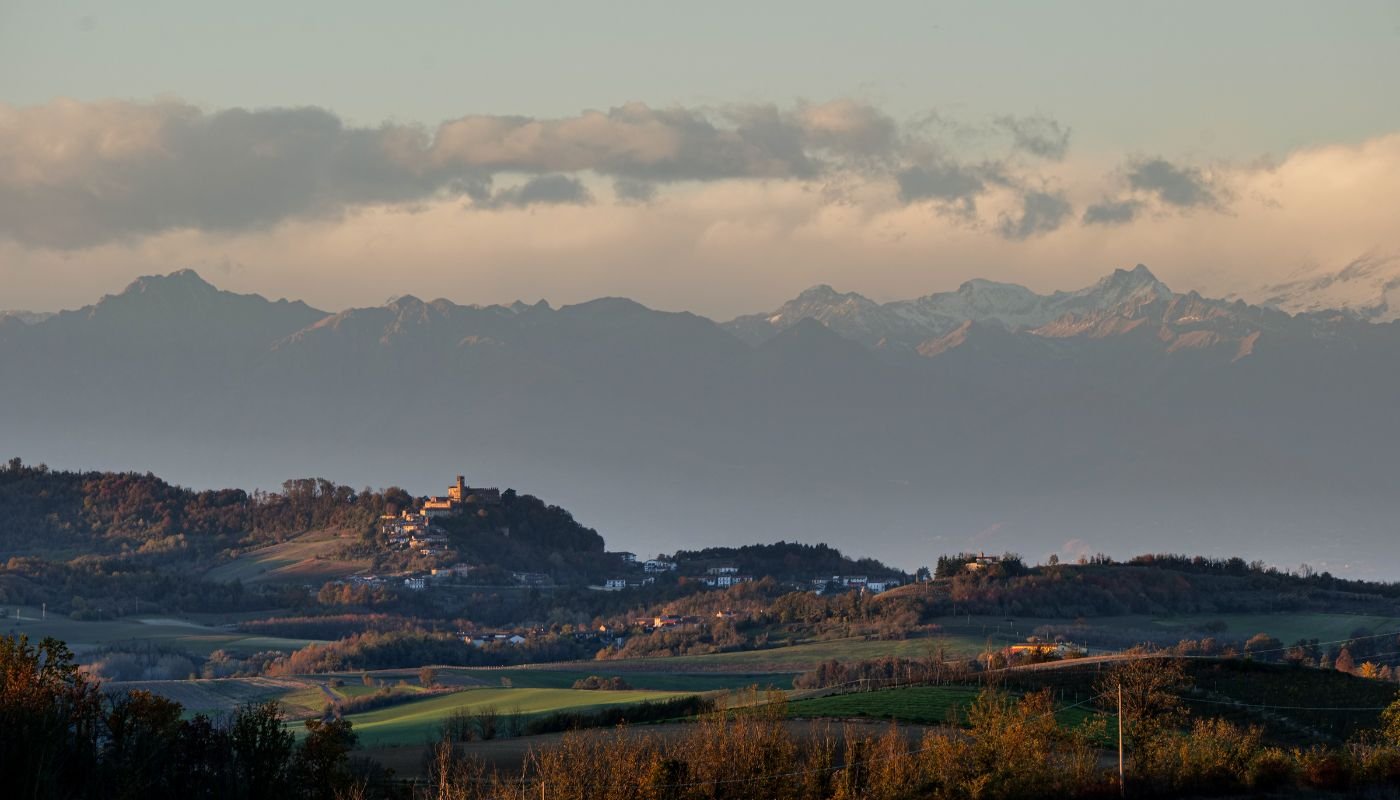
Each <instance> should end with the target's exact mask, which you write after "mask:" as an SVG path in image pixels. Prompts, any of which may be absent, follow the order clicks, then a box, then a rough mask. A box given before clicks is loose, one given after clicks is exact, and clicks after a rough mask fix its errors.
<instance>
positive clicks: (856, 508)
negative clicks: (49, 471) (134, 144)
mask: <svg viewBox="0 0 1400 800" xmlns="http://www.w3.org/2000/svg"><path fill="white" fill-rule="evenodd" d="M1278 305H1279V304H1273V305H1251V304H1248V303H1245V302H1243V301H1241V300H1232V299H1212V298H1206V297H1202V296H1201V295H1199V294H1197V293H1195V292H1186V293H1179V292H1174V291H1172V290H1171V289H1170V288H1168V287H1167V286H1166V285H1164V284H1163V283H1162V282H1161V281H1159V280H1157V279H1156V277H1155V276H1153V275H1152V273H1151V271H1150V270H1148V269H1147V268H1146V267H1145V266H1141V265H1138V266H1136V267H1134V268H1133V269H1130V270H1115V271H1114V272H1113V273H1112V274H1110V275H1107V276H1105V277H1104V278H1103V279H1102V280H1100V281H1098V282H1097V283H1095V284H1094V285H1092V286H1089V287H1086V288H1083V289H1080V290H1077V291H1065V292H1055V293H1052V294H1048V295H1042V294H1037V293H1035V292H1032V291H1031V290H1029V289H1026V288H1024V287H1021V286H1016V285H1011V284H1003V283H994V282H990V281H984V280H972V281H968V282H967V283H964V284H963V285H962V286H961V287H959V288H958V289H957V290H956V291H953V292H945V293H939V294H931V295H927V296H925V297H920V298H917V299H914V300H905V301H895V302H889V303H877V302H874V301H872V300H869V299H867V298H865V297H862V296H860V295H858V294H849V293H847V294H843V293H839V292H837V291H836V290H834V289H832V288H831V287H828V286H818V287H814V288H812V289H809V290H807V291H805V292H803V293H802V294H800V295H799V296H798V297H796V298H794V299H793V300H792V301H790V302H788V303H785V304H784V305H783V306H781V307H780V308H778V309H775V310H774V311H772V312H771V313H765V314H755V315H751V316H743V317H739V318H737V319H734V320H731V321H729V322H724V323H717V322H714V321H711V320H709V319H706V318H704V317H700V316H697V315H694V314H689V313H672V312H662V311H656V310H652V309H649V308H646V307H645V306H642V305H640V304H638V303H635V302H633V301H631V300H627V299H622V298H603V299H598V300H594V301H591V302H586V303H581V304H577V305H568V306H563V307H561V308H554V307H552V306H550V305H548V304H547V303H544V302H541V303H537V304H533V305H527V304H524V303H515V304H512V305H509V306H502V305H492V306H473V305H459V304H456V303H452V302H449V301H447V300H442V299H438V300H432V301H429V302H425V301H423V300H420V299H418V298H415V297H400V298H397V299H395V300H393V301H392V302H389V303H387V304H385V305H383V306H379V307H373V308H355V309H349V310H346V311H342V312H339V313H329V312H325V311H321V310H318V309H315V308H312V307H310V306H307V305H306V304H304V303H301V302H294V301H286V300H279V301H275V302H274V301H269V300H266V299H264V298H262V297H260V296H257V295H239V294H234V293H231V292H227V291H222V290H219V289H217V288H215V287H214V286H211V285H210V284H209V283H207V282H206V281H204V280H203V279H202V278H200V277H199V276H198V275H197V274H195V273H194V272H192V271H188V270H185V271H180V272H176V273H172V274H170V275H166V276H153V277H146V278H141V279H139V280H137V281H136V282H134V283H133V284H132V285H131V286H129V287H128V288H127V289H126V290H125V291H123V292H121V293H119V294H116V295H110V296H107V297H104V298H102V299H101V300H99V301H98V302H96V303H95V304H93V305H91V306H87V307H85V308H82V309H78V310H74V311H63V312H60V313H57V314H53V315H48V316H45V315H31V316H23V315H18V314H9V315H0V376H4V379H3V380H0V443H3V444H4V445H5V448H4V449H5V450H6V451H8V452H5V453H0V455H4V456H5V457H9V456H11V455H18V456H22V457H24V458H25V459H26V460H28V461H48V462H50V463H53V464H55V465H61V466H65V467H84V468H87V467H93V468H97V467H100V468H114V469H139V470H143V471H144V470H147V469H149V470H154V471H156V472H158V473H161V474H163V475H166V476H169V477H172V478H175V479H177V480H179V481H181V482H184V483H188V484H191V485H195V486H222V485H243V486H254V485H261V486H275V485H277V484H279V483H280V482H281V480H282V479H284V478H288V477H293V476H311V475H318V476H323V477H327V478H331V479H334V480H337V481H340V482H346V483H355V484H357V485H358V484H361V483H363V484H366V485H375V486H388V485H393V484H397V485H402V486H404V487H405V488H408V489H409V490H410V491H413V492H414V493H416V494H428V493H440V492H441V489H442V487H441V485H440V484H445V483H446V482H447V481H448V480H449V479H450V478H451V476H453V475H456V474H458V473H463V474H466V475H468V477H469V480H470V481H471V482H472V483H474V484H485V485H501V486H515V487H517V488H519V489H521V490H522V491H530V492H532V493H536V494H540V495H543V496H548V497H551V498H558V500H559V502H561V503H562V504H563V505H564V506H565V507H567V508H569V509H570V510H571V511H573V512H574V513H575V514H576V515H577V516H578V517H579V519H580V521H581V522H583V523H584V524H586V525H589V526H591V527H595V528H597V529H598V530H599V531H600V532H601V533H603V534H604V535H605V536H606V537H607V539H608V542H609V545H610V546H611V547H614V548H626V549H631V550H635V551H637V552H638V553H646V554H648V555H649V554H651V553H653V552H668V551H673V550H676V549H681V548H687V549H694V548H696V547H701V546H709V545H721V544H738V543H746V542H752V541H760V540H761V541H771V540H774V539H789V540H800V541H827V542H830V543H832V544H834V545H837V546H840V547H843V548H845V549H848V550H852V551H855V552H859V553H862V554H866V553H868V554H871V555H874V556H877V557H880V558H882V559H884V560H887V561H890V562H894V563H897V564H899V565H900V566H902V567H905V568H907V569H912V568H914V567H916V566H919V565H922V564H929V563H932V562H933V561H934V560H935V559H936V558H937V556H938V554H940V553H944V552H955V551H958V550H964V549H975V550H986V551H989V552H991V551H995V552H1001V551H1002V550H1015V551H1019V552H1022V553H1024V554H1026V555H1027V556H1029V557H1031V558H1040V557H1043V556H1045V555H1047V554H1049V553H1051V552H1056V553H1059V554H1060V555H1061V557H1062V558H1063V557H1075V556H1077V555H1083V554H1091V553H1093V552H1098V551H1104V552H1109V553H1112V554H1114V555H1128V554H1132V553H1138V552H1147V551H1176V552H1187V551H1189V552H1193V553H1194V552H1201V553H1207V554H1216V555H1226V554H1228V555H1234V554H1241V553H1242V554H1245V555H1257V556H1259V557H1261V558H1266V559H1268V560H1270V561H1272V562H1274V563H1279V564H1283V565H1288V566H1296V565H1297V564H1298V563H1299V562H1303V561H1307V562H1309V563H1310V564H1311V565H1313V566H1314V567H1317V568H1319V569H1322V568H1326V569H1331V570H1333V571H1337V572H1352V573H1358V572H1359V573H1367V572H1371V573H1378V574H1382V575H1389V576H1392V577H1393V576H1396V575H1400V552H1397V551H1396V549H1395V548H1394V546H1393V543H1394V539H1395V535H1396V532H1397V525H1396V522H1395V520H1396V519H1397V512H1400V499H1397V498H1400V492H1397V491H1396V490H1397V488H1400V487H1397V486H1396V477H1395V469H1394V462H1395V457H1396V444H1397V442H1400V418H1397V415H1396V413H1395V409H1396V408H1398V407H1400V402H1398V401H1400V377H1397V371H1396V370H1395V366H1396V361H1397V356H1400V324H1397V323H1393V322H1377V321H1376V320H1378V319H1382V318H1383V315H1379V314H1375V313H1370V314H1365V313H1359V312H1358V311H1357V310H1356V309H1343V310H1324V309H1316V308H1314V309H1308V310H1305V311H1301V312H1300V313H1289V312H1288V311H1286V310H1283V309H1282V308H1280V307H1277V306H1278Z"/></svg>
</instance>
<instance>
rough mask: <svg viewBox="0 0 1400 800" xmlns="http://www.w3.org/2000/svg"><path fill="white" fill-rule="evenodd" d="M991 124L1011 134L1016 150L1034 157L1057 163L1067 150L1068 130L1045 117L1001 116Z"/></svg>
mask: <svg viewBox="0 0 1400 800" xmlns="http://www.w3.org/2000/svg"><path fill="white" fill-rule="evenodd" d="M993 123H994V124H995V125H996V126H997V127H998V128H1001V129H1002V130H1004V131H1006V132H1007V133H1009V134H1011V142H1012V144H1013V145H1014V146H1015V147H1016V149H1017V150H1022V151H1024V152H1027V153H1030V154H1031V155H1034V156H1039V157H1041V158H1046V159H1050V160H1051V161H1059V160H1060V159H1063V158H1064V157H1065V153H1066V152H1068V150H1069V134H1070V130H1069V128H1066V127H1064V126H1063V125H1061V124H1060V123H1058V122H1056V121H1055V120H1053V119H1050V118H1049V117H1045V116H1040V115H1036V116H1030V117H1014V116H1009V115H1008V116H1001V117H997V118H996V119H994V120H993Z"/></svg>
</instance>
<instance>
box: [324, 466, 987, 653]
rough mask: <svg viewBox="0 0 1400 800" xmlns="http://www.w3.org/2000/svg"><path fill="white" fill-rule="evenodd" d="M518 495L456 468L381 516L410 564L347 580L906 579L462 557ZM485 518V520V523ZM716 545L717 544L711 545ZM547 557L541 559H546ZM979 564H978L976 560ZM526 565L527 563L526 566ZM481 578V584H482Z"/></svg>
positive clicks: (727, 583)
mask: <svg viewBox="0 0 1400 800" xmlns="http://www.w3.org/2000/svg"><path fill="white" fill-rule="evenodd" d="M515 497H516V495H515V493H514V492H512V491H511V490H509V489H507V490H505V491H502V490H501V489H499V488H496V487H478V486H469V485H468V484H467V482H466V478H465V476H462V475H458V476H457V478H456V481H455V482H453V483H452V484H451V485H450V486H448V488H447V494H446V495H443V496H436V495H434V496H428V497H423V498H420V499H417V500H416V501H415V502H414V503H412V504H411V505H409V506H407V507H405V508H402V509H399V510H397V512H396V513H386V514H384V515H382V516H381V517H380V519H379V523H378V534H379V537H380V540H381V542H382V544H383V547H384V549H385V551H387V552H388V553H390V554H395V555H397V556H398V557H399V558H397V559H388V560H386V562H385V563H403V564H407V565H410V566H409V567H408V568H405V569H399V570H395V571H392V572H387V573H383V574H376V573H364V574H356V575H350V576H347V577H346V578H345V579H344V580H345V582H347V583H350V584H354V585H359V586H366V587H391V586H393V587H398V586H401V587H402V588H404V589H407V590H410V591H428V590H431V589H433V588H434V587H435V586H445V585H448V582H451V585H454V586H460V585H472V584H474V583H478V584H480V583H483V582H485V583H489V584H490V585H502V584H504V585H514V586H518V587H555V588H559V587H568V586H574V587H577V586H583V587H585V588H587V589H589V590H592V591H599V592H621V591H624V590H627V589H640V588H643V587H647V586H653V585H655V584H656V583H657V581H658V579H661V580H663V581H665V582H667V583H691V584H698V585H701V586H704V587H706V588H712V589H728V588H730V587H733V586H739V585H742V584H745V583H750V582H752V581H754V580H755V579H756V578H761V577H781V578H783V579H784V580H785V582H786V583H788V584H790V585H791V587H792V588H802V589H809V590H811V591H813V592H816V593H819V594H820V593H824V592H841V591H856V592H863V593H876V594H878V593H880V592H884V591H886V590H888V589H891V588H894V587H896V586H900V585H902V584H903V583H905V582H906V581H907V578H906V577H905V576H903V575H902V574H899V573H895V572H894V571H888V574H881V575H877V576H874V577H872V576H870V575H852V574H838V575H825V574H813V575H807V576H794V575H782V576H765V575H756V574H754V572H753V571H752V570H751V569H748V570H746V569H744V567H743V565H741V564H739V563H732V562H724V561H723V560H722V557H721V556H719V555H717V554H716V553H714V552H713V551H702V552H701V553H697V554H693V555H692V557H690V558H678V557H677V556H675V555H667V554H658V555H657V556H655V557H654V558H648V559H644V560H643V559H639V558H638V556H637V554H635V553H631V552H625V551H624V552H605V553H603V554H602V555H603V556H604V558H603V559H601V563H602V565H603V566H604V567H605V571H604V572H602V573H600V574H598V575H596V576H593V577H597V578H599V579H598V580H591V581H589V580H585V581H581V582H580V581H568V580H567V579H561V578H560V576H557V575H555V574H552V573H551V572H550V571H548V570H545V569H535V570H532V569H528V568H522V569H508V570H500V569H497V567H499V566H500V565H498V564H484V563H472V562H471V561H469V560H462V555H463V550H464V549H470V544H471V543H470V542H464V541H463V540H462V537H463V536H467V537H470V536H472V535H476V536H477V537H478V541H480V539H485V538H491V539H495V540H498V541H499V540H508V539H510V537H511V535H512V530H511V526H510V525H508V524H491V521H492V520H493V519H494V518H496V517H497V516H499V514H498V512H500V510H501V509H502V507H503V505H504V504H506V503H509V502H510V501H511V500H512V499H513V498H515ZM483 523H484V524H483ZM712 550H713V549H712ZM542 560H544V559H542ZM973 563H974V565H976V566H980V563H978V562H973ZM524 566H528V565H524ZM483 585H484V584H483ZM656 620H657V621H656V622H655V625H654V627H671V626H673V625H675V624H677V622H676V620H672V619H670V618H666V619H663V618H662V617H657V618H656Z"/></svg>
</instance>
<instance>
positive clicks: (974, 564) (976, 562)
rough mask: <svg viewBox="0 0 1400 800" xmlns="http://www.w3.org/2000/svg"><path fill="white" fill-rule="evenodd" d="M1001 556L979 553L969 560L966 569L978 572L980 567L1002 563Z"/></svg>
mask: <svg viewBox="0 0 1400 800" xmlns="http://www.w3.org/2000/svg"><path fill="white" fill-rule="evenodd" d="M1000 563H1001V556H989V555H987V554H986V553H978V554H977V556H976V557H975V558H973V559H972V560H971V561H969V562H967V567H966V569H970V570H972V571H974V572H976V571H977V570H979V569H986V568H987V567H990V566H992V565H993V564H1000Z"/></svg>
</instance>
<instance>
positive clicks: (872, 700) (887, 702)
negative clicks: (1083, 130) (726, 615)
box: [788, 686, 1095, 725]
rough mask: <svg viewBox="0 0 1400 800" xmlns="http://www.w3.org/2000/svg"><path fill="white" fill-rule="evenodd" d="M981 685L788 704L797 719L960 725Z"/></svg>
mask: <svg viewBox="0 0 1400 800" xmlns="http://www.w3.org/2000/svg"><path fill="white" fill-rule="evenodd" d="M981 691H982V690H981V687H977V686H906V687H901V688H897V689H882V690H879V691H873V692H857V693H854V694H842V695H833V696H831V697H817V698H812V699H810V700H796V701H793V702H792V703H790V704H789V705H788V715H789V716H793V717H807V718H812V717H834V718H838V719H842V718H850V717H869V718H874V719H888V720H895V721H898V722H908V723H915V724H921V725H944V724H960V723H961V721H962V720H963V719H965V718H966V712H967V708H968V706H970V705H972V701H974V700H976V699H977V695H978V694H979V693H980V692H981ZM1094 713H1095V712H1094V709H1092V708H1085V707H1082V706H1080V707H1075V708H1068V709H1065V710H1063V711H1061V712H1059V713H1058V714H1057V717H1058V719H1059V720H1060V722H1061V723H1063V724H1066V725H1078V724H1080V723H1082V722H1083V721H1084V720H1086V719H1088V718H1089V717H1090V716H1092V715H1093V714H1094Z"/></svg>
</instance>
